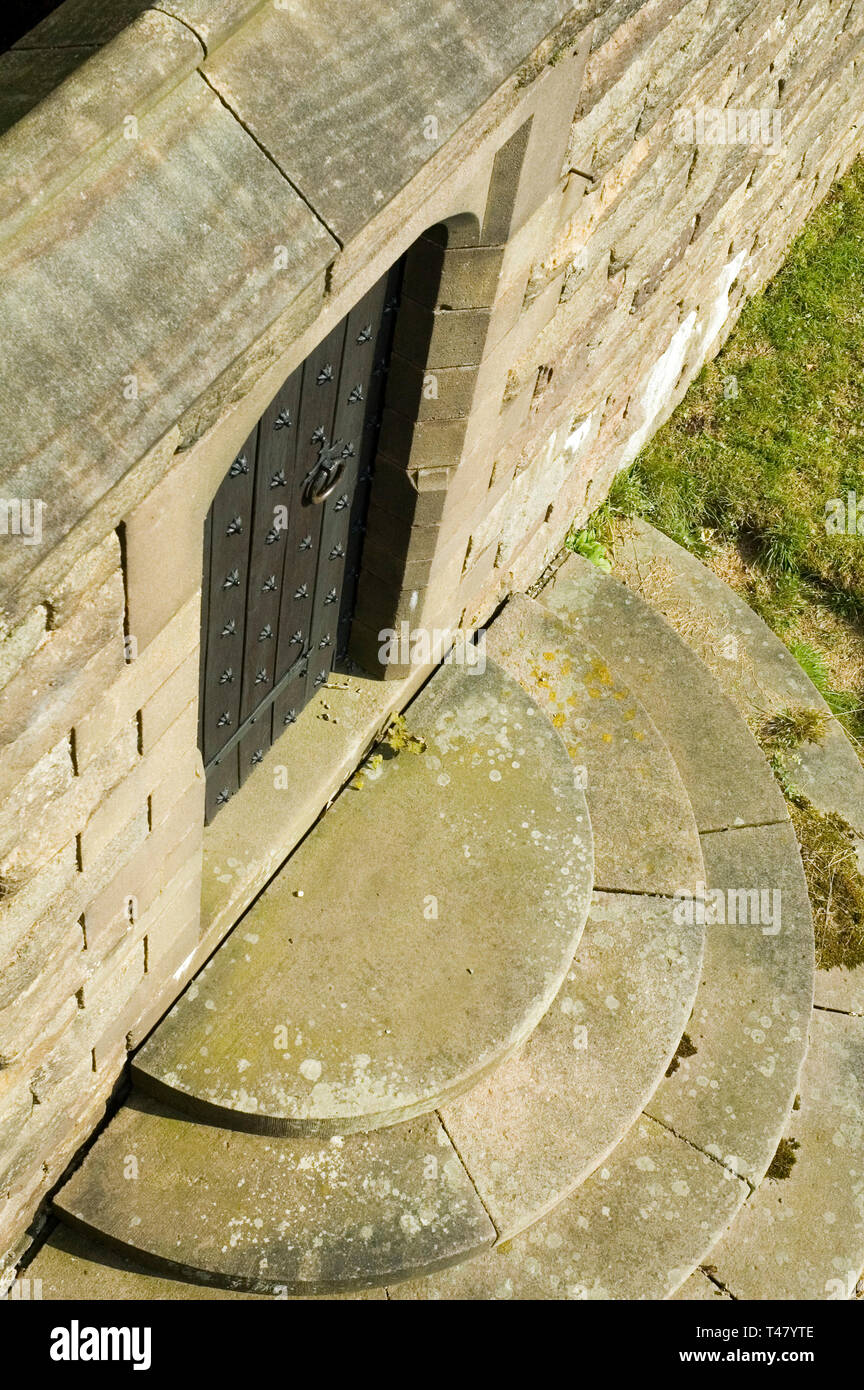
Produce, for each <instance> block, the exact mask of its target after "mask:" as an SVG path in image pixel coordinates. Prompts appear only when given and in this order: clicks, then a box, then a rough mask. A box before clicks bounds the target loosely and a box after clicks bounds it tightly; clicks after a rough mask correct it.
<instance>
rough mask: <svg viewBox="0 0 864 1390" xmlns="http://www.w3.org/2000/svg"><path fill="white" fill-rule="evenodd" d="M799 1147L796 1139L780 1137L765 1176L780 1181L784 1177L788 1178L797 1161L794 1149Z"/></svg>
mask: <svg viewBox="0 0 864 1390" xmlns="http://www.w3.org/2000/svg"><path fill="white" fill-rule="evenodd" d="M800 1147H801V1145H800V1144H799V1143H798V1140H797V1139H781V1140H780V1143H779V1144H778V1146H777V1152H776V1154H775V1155H774V1157H773V1158H772V1160H771V1167H770V1168H769V1169H768V1172H767V1173H766V1174H765V1176H766V1178H771V1180H772V1181H773V1182H782V1181H783V1180H784V1178H788V1177H789V1176H790V1174H791V1172H792V1169H793V1168H794V1167H795V1164H796V1162H797V1159H796V1157H795V1150H796V1149H800Z"/></svg>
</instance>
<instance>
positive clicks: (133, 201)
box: [0, 0, 638, 628]
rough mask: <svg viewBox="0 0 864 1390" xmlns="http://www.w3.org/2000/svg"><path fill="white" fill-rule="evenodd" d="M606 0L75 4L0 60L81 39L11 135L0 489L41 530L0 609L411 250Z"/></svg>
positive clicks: (10, 571)
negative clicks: (482, 148) (335, 305)
mask: <svg viewBox="0 0 864 1390" xmlns="http://www.w3.org/2000/svg"><path fill="white" fill-rule="evenodd" d="M606 8H609V6H608V5H606V4H605V3H603V0H598V3H594V0H579V2H578V3H575V4H574V3H571V0H532V3H531V4H530V5H519V6H514V5H513V3H512V0H430V2H429V3H428V4H425V5H424V6H422V7H418V6H417V5H416V3H415V0H378V3H375V4H371V5H346V4H345V3H344V0H291V4H290V6H287V7H285V8H283V6H282V4H281V3H280V0H266V3H262V0H215V2H214V3H209V0H208V3H205V0H171V2H170V3H165V4H164V5H162V6H160V7H159V8H158V9H157V8H155V7H154V8H146V9H145V6H144V5H143V4H136V3H135V0H102V3H97V4H94V3H92V0H67V3H66V4H65V5H63V6H61V7H60V9H58V10H57V11H55V13H54V14H53V15H51V16H49V18H48V19H46V20H45V21H44V22H43V24H41V25H40V26H39V27H38V28H37V29H36V30H34V31H33V32H32V33H31V34H30V35H28V36H25V38H24V39H22V40H21V41H20V43H19V44H18V45H16V47H15V48H14V49H13V50H12V51H11V52H10V53H9V54H6V55H3V57H0V82H2V81H3V80H4V78H6V79H9V81H11V82H12V83H13V84H14V82H15V81H16V80H18V81H22V80H23V81H24V82H25V83H27V82H29V81H31V80H33V73H34V71H36V69H37V67H39V64H40V63H41V62H42V60H43V59H44V60H45V61H46V62H47V63H48V71H49V78H48V79H47V81H48V84H49V85H50V71H51V67H50V61H49V60H50V59H51V57H52V55H53V57H54V58H56V57H57V56H58V55H60V54H61V52H64V51H65V52H66V53H67V54H68V53H70V52H72V53H74V54H75V55H76V56H81V57H83V61H82V62H80V64H79V65H78V66H77V67H75V68H74V70H73V71H72V72H71V73H68V74H67V75H65V76H64V77H63V80H62V81H60V83H59V85H58V86H56V88H55V89H54V90H53V91H48V92H47V93H46V94H45V95H44V98H43V99H42V100H41V101H40V102H39V103H38V104H37V105H36V106H35V107H33V109H32V110H29V111H27V112H26V114H24V115H23V117H22V118H21V119H20V120H18V121H17V122H16V123H15V124H14V125H13V126H12V127H11V129H9V130H7V132H6V134H5V135H4V136H3V137H2V138H0V184H2V185H3V186H4V187H5V189H6V193H5V194H4V199H5V200H4V201H3V202H2V203H0V212H2V214H3V220H2V223H0V285H2V289H0V334H2V337H3V341H4V344H5V354H4V358H5V360H4V374H3V383H2V388H0V392H2V394H0V420H2V432H0V493H2V495H3V497H4V498H6V499H9V498H13V499H14V498H18V499H32V500H34V501H39V502H41V503H42V508H41V515H42V540H41V543H40V544H38V545H37V544H16V545H15V546H9V547H6V548H5V549H4V553H3V576H2V591H3V596H2V601H0V628H2V627H4V626H11V625H12V624H13V623H14V622H15V621H16V619H17V618H18V617H20V615H21V611H22V605H23V603H24V601H25V599H26V601H27V602H32V601H33V599H34V597H35V596H36V595H35V594H34V592H33V591H34V589H38V582H39V581H38V574H39V570H40V566H43V565H44V564H45V562H46V557H49V556H50V555H51V552H52V550H54V549H55V548H56V547H57V546H58V545H59V544H60V542H61V541H63V539H64V538H65V537H67V536H68V535H69V534H70V532H72V531H73V529H74V528H75V527H76V526H78V524H79V523H80V522H81V521H82V519H83V518H85V517H87V516H88V514H89V513H91V512H92V510H93V509H94V508H95V507H96V506H97V505H98V504H100V503H102V502H103V500H104V499H105V498H106V497H109V498H110V496H111V491H112V489H115V488H117V486H118V484H119V483H120V482H121V480H125V479H126V478H127V476H129V475H130V474H131V475H132V476H134V469H135V465H136V463H138V462H139V460H141V459H143V458H144V456H145V455H147V454H148V452H149V451H153V450H157V451H158V449H159V444H160V441H164V440H165V439H166V436H167V435H168V434H169V432H170V431H171V430H172V427H174V426H175V425H176V423H177V422H178V421H179V420H181V419H182V418H183V417H184V416H185V415H186V414H187V413H188V412H190V411H191V410H192V409H193V407H195V406H196V403H197V402H199V401H200V399H201V397H202V395H203V393H205V392H206V391H208V389H209V388H211V387H212V385H213V383H214V382H216V381H217V380H219V379H220V377H221V376H222V374H223V373H226V371H228V369H229V368H231V367H232V364H235V363H236V362H237V361H238V359H241V358H242V357H243V355H244V354H246V353H248V352H250V350H252V349H253V348H254V346H255V345H256V344H257V343H259V342H260V341H261V339H262V336H263V335H264V334H265V333H266V332H268V331H269V330H270V329H271V328H272V326H273V325H274V324H276V323H279V322H281V320H282V318H283V317H285V319H286V336H287V338H288V340H289V341H290V340H291V339H293V338H295V337H297V336H298V335H299V333H300V332H302V331H303V329H305V328H307V327H308V326H309V325H310V324H311V323H313V322H314V321H315V319H316V318H317V316H318V314H319V313H320V312H321V309H322V307H323V306H324V305H325V304H326V302H327V297H328V295H329V294H330V292H331V289H332V288H333V286H334V285H344V283H345V281H346V277H348V276H349V275H354V274H356V273H357V271H358V268H362V266H363V264H364V260H365V261H368V260H369V259H370V258H371V256H372V255H373V254H374V253H376V252H379V251H380V248H381V246H382V244H383V243H384V242H387V241H389V242H392V247H393V258H394V259H395V257H396V256H397V255H398V254H399V253H400V251H401V250H403V249H405V248H404V246H402V245H401V244H399V236H400V233H401V232H402V231H403V230H404V226H405V222H406V218H407V217H408V216H409V215H410V214H416V212H417V211H418V209H419V208H420V207H421V206H422V204H423V203H424V202H425V200H426V198H427V197H428V196H429V194H430V192H432V191H434V190H435V189H436V188H439V187H440V186H441V184H442V182H443V181H445V180H447V179H450V180H452V179H453V177H454V175H458V171H459V170H460V168H461V166H462V165H463V163H464V161H465V156H466V153H467V152H470V150H471V149H472V148H473V147H474V146H475V145H476V144H477V143H478V141H480V140H482V139H483V138H484V137H487V136H489V135H490V134H494V132H495V131H496V130H497V129H500V127H501V124H502V121H503V120H505V119H506V116H507V114H508V113H510V112H512V111H513V110H515V108H516V107H517V106H518V105H520V101H521V99H522V97H523V96H524V89H525V88H526V87H528V86H530V85H531V84H532V83H533V81H534V80H535V78H536V77H537V76H538V75H539V73H540V72H542V71H543V68H544V67H545V66H546V65H547V64H548V63H550V62H554V59H555V57H556V54H557V53H558V52H559V51H562V50H563V48H564V47H565V46H566V45H568V44H572V41H573V39H574V37H575V36H576V35H577V34H578V33H579V32H580V31H583V30H584V29H585V28H586V26H587V25H588V24H589V23H591V22H592V21H593V18H594V15H595V13H596V12H597V11H598V10H600V11H603V10H605V9H606ZM611 8H613V9H615V8H616V7H615V6H614V5H613V6H611ZM630 8H633V6H632V5H631V7H630ZM637 8H638V6H637ZM136 11H141V12H140V13H136ZM118 26H120V27H119V29H118ZM68 62H69V59H68V57H67V58H65V59H63V66H61V68H60V69H58V71H59V72H65V71H66V67H67V66H68ZM28 65H29V66H28ZM28 74H29V75H28ZM40 81H41V82H42V85H43V88H44V85H45V82H46V78H45V77H44V74H43V76H42V78H40ZM406 244H407V243H406ZM340 277H341V278H340ZM282 348H283V350H284V341H283V343H282ZM267 365H269V363H268V361H266V360H265V361H264V362H263V363H262V365H261V370H262V371H263V370H264V369H265V368H266V366H267ZM248 384H249V383H248V381H244V382H243V383H242V389H244V390H245V389H248ZM240 389H241V388H239V387H238V388H236V389H235V394H234V396H231V395H230V394H229V403H230V400H231V399H234V398H236V394H237V391H239V390H240ZM224 403H225V402H224V400H223V401H220V402H219V404H218V405H217V406H216V407H214V411H213V414H214V416H215V415H217V414H218V409H219V406H222V405H224ZM212 423H213V419H209V420H204V421H203V422H202V424H201V431H200V432H203V430H204V429H206V428H207V427H208V426H209V425H210V424H212ZM196 437H197V436H196ZM174 442H175V443H176V441H174ZM191 442H193V441H192V440H190V439H185V438H183V437H182V435H181V438H180V441H179V443H180V445H181V446H183V445H185V444H188V443H191ZM172 452H173V448H166V449H163V450H162V451H161V453H162V455H163V456H164V457H162V460H161V464H160V466H161V467H162V469H163V470H164V469H166V468H167V467H169V466H170V460H171V455H172ZM152 481H153V479H152V472H151V473H148V472H147V470H144V473H143V474H142V482H141V487H140V489H139V491H140V492H141V495H144V493H146V490H147V488H148V487H149V486H152ZM123 500H124V503H126V504H128V502H129V501H133V502H134V501H135V500H139V499H138V497H137V494H136V493H135V489H134V488H133V489H132V490H131V495H130V491H129V489H128V488H127V489H126V493H125V494H124V498H123ZM118 506H119V501H118ZM114 510H115V511H117V508H116V507H115V508H114ZM121 515H122V513H120V512H119V511H117V515H116V516H115V515H113V513H112V511H111V507H110V506H109V507H108V508H107V510H106V514H105V517H104V521H103V519H100V524H103V525H104V529H105V530H107V529H108V528H109V527H110V526H111V525H115V524H116V523H117V521H118V520H119V519H120V516H121ZM34 575H35V576H36V578H35V579H34V578H33V576H34ZM22 589H23V590H24V597H22V596H21V591H22Z"/></svg>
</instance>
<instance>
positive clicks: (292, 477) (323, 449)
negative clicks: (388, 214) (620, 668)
mask: <svg viewBox="0 0 864 1390" xmlns="http://www.w3.org/2000/svg"><path fill="white" fill-rule="evenodd" d="M401 270H402V265H401V262H400V263H398V264H397V265H396V266H394V267H393V268H392V269H391V270H390V271H389V272H388V274H387V275H385V276H384V278H383V279H382V280H380V281H379V282H378V284H377V285H375V286H374V288H373V289H371V290H370V291H369V293H368V294H366V295H365V296H364V298H363V299H362V300H361V301H360V303H359V304H357V305H356V306H355V308H354V309H352V310H351V312H350V313H349V314H348V315H347V317H346V318H344V319H343V320H342V322H341V323H340V324H339V325H338V326H337V327H336V328H334V329H333V331H332V333H330V334H329V335H328V337H327V338H325V339H324V341H323V342H322V343H321V344H320V345H319V346H318V347H317V348H316V349H315V350H314V352H312V353H311V354H310V356H309V357H307V359H306V361H305V362H304V363H303V364H302V365H301V366H300V367H298V368H297V370H296V371H294V372H293V373H292V374H291V376H290V377H289V378H288V380H287V381H286V382H285V384H284V385H283V386H282V388H281V390H280V391H279V392H278V394H277V395H276V397H275V398H274V399H273V401H271V403H270V405H269V406H268V407H267V409H266V410H265V412H264V414H263V415H262V416H261V419H260V420H259V421H258V424H257V425H256V426H255V429H254V430H253V431H252V433H251V434H250V436H249V438H248V439H247V440H246V442H245V444H244V446H243V448H242V449H241V450H240V453H239V454H238V455H237V457H236V458H235V460H234V462H233V463H232V464H231V467H230V468H229V469H228V472H227V474H226V475H225V478H224V480H223V482H222V484H221V486H220V487H219V491H218V492H217V493H216V496H215V498H214V499H213V504H212V506H211V508H210V511H209V513H208V516H207V521H206V525H205V532H204V580H203V598H202V618H201V624H202V627H201V694H200V726H199V728H200V733H199V738H200V747H201V753H202V756H203V759H204V766H205V770H206V776H207V813H206V814H207V820H208V821H210V820H212V818H213V816H214V815H215V814H216V812H217V811H218V810H219V808H220V807H221V806H223V805H224V804H225V803H226V802H227V801H228V800H230V798H231V796H233V794H234V792H236V791H237V789H238V788H239V787H241V786H242V785H243V783H244V782H245V781H246V779H247V778H248V777H249V776H250V774H251V773H252V771H253V770H254V768H255V767H256V765H257V764H258V763H260V762H262V761H263V759H264V756H265V754H266V752H267V750H268V748H269V747H270V746H271V744H272V743H274V742H275V741H276V739H277V738H279V737H280V735H281V734H282V733H283V732H284V731H285V730H286V729H288V728H289V727H290V725H292V724H293V723H294V721H295V720H296V718H297V716H298V714H299V713H300V710H301V709H302V708H303V706H304V705H305V704H306V702H307V701H308V700H309V699H310V697H311V696H312V695H313V694H314V693H315V691H316V690H317V689H318V688H319V687H320V686H321V685H323V684H324V683H325V682H326V680H327V676H328V674H329V673H330V671H332V670H333V667H334V663H335V662H336V661H337V660H340V659H341V658H343V657H344V654H345V651H346V648H347V644H348V636H349V632H350V627H351V617H352V613H353V607H354V599H355V594H356V587H357V576H358V573H359V566H360V553H361V549H362V543H363V529H364V520H365V514H366V508H367V505H368V497H369V486H370V479H371V476H372V468H373V464H374V458H375V449H376V445H377V437H378V427H379V424H380V415H381V408H382V405H383V395H384V384H385V379H386V373H387V366H388V362H389V356H390V347H391V343H392V338H393V327H394V324H395V317H396V308H397V305H398V295H399V284H400V280H401Z"/></svg>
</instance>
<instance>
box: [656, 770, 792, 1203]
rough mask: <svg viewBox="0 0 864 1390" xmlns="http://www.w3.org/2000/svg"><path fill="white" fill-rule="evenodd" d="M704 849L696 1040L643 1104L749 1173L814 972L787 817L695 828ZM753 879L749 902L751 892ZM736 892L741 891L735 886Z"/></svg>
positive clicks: (773, 1120) (759, 1168)
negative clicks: (778, 821) (714, 895)
mask: <svg viewBox="0 0 864 1390" xmlns="http://www.w3.org/2000/svg"><path fill="white" fill-rule="evenodd" d="M766 771H767V769H766ZM768 775H769V776H770V773H769V774H768ZM702 853H703V855H704V859H705V877H706V882H707V885H708V889H709V901H708V903H707V904H706V911H707V910H708V909H709V908H712V909H713V911H714V912H715V913H716V916H717V920H713V921H709V922H708V924H707V928H706V932H705V964H704V967H703V973H702V981H701V984H700V986H699V992H698V994H697V996H696V1004H695V1007H694V1011H693V1016H692V1018H691V1020H690V1022H689V1024H688V1026H687V1033H688V1037H689V1039H690V1042H691V1045H692V1046H693V1047H694V1048H695V1052H693V1053H692V1055H690V1056H682V1057H680V1058H679V1062H678V1067H677V1068H676V1070H675V1071H674V1072H673V1074H672V1075H671V1076H669V1077H667V1078H666V1079H665V1080H664V1081H663V1082H662V1084H661V1085H660V1087H659V1089H658V1090H657V1092H656V1094H655V1095H654V1097H653V1099H652V1100H651V1101H650V1102H649V1104H648V1106H647V1110H648V1113H650V1114H651V1115H653V1116H654V1117H655V1118H656V1119H658V1120H660V1121H661V1122H662V1123H663V1124H665V1125H668V1126H669V1128H670V1129H672V1130H673V1131H674V1132H675V1133H676V1134H680V1135H681V1136H682V1137H683V1138H685V1139H688V1140H689V1141H690V1142H691V1143H693V1144H696V1145H697V1146H698V1147H699V1148H701V1149H705V1150H706V1151H707V1152H709V1153H712V1154H715V1155H716V1156H717V1157H718V1158H719V1159H722V1161H723V1162H724V1163H726V1164H728V1165H729V1166H730V1167H731V1168H732V1169H733V1170H734V1171H736V1172H738V1173H740V1174H742V1175H743V1176H744V1177H746V1178H747V1179H748V1180H749V1181H750V1182H752V1183H758V1182H759V1180H760V1179H761V1177H762V1174H763V1173H764V1171H765V1169H766V1168H767V1167H768V1164H769V1163H770V1162H771V1159H772V1157H773V1155H774V1151H775V1150H776V1148H777V1144H778V1142H779V1140H780V1137H781V1135H782V1133H783V1127H784V1125H785V1122H786V1118H787V1116H788V1113H789V1109H790V1107H791V1105H792V1100H793V1097H794V1095H795V1092H796V1090H797V1089H798V1084H799V1072H800V1069H801V1064H802V1062H803V1059H804V1055H805V1052H806V1049H807V1029H808V1025H809V1021H810V1012H811V1005H812V999H813V974H814V968H813V926H812V921H811V916H810V903H809V899H808V896H807V885H806V883H805V881H804V871H803V869H802V867H801V859H800V856H799V854H798V843H797V840H796V838H795V833H794V831H793V829H792V827H791V825H790V824H788V823H787V824H786V825H769V826H762V827H758V828H753V827H750V828H746V829H739V830H728V831H723V832H719V833H716V834H712V835H703V836H702ZM754 890H756V891H758V895H759V902H758V904H757V902H756V899H755V897H752V896H749V895H750V894H751V893H753V892H754ZM712 891H719V892H720V893H722V894H723V899H722V902H721V901H720V900H719V899H713V900H711V899H710V892H712ZM763 891H764V894H766V895H773V894H775V893H779V895H780V896H779V899H777V898H775V897H773V896H768V897H765V896H763ZM743 893H746V894H748V897H747V900H746V902H745V901H744V899H743V897H738V896H732V895H736V894H743ZM778 906H779V919H778V916H777V908H778ZM681 910H682V911H683V910H686V905H685V904H684V903H683V902H682V904H681ZM763 910H764V911H763ZM742 917H744V918H746V920H745V921H744V923H743V924H742V922H741V920H740V919H741V918H742ZM733 918H734V919H736V920H734V921H733V920H732V919H733ZM754 919H758V920H754ZM778 925H779V928H780V929H779V931H776V930H775V929H776V927H777V926H778Z"/></svg>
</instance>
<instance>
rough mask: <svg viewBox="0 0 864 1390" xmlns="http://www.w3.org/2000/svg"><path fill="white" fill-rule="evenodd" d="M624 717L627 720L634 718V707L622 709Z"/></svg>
mask: <svg viewBox="0 0 864 1390" xmlns="http://www.w3.org/2000/svg"><path fill="white" fill-rule="evenodd" d="M624 718H625V719H627V720H630V719H635V718H636V711H635V709H625V711H624Z"/></svg>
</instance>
